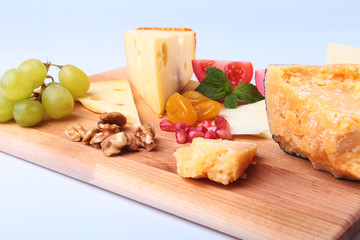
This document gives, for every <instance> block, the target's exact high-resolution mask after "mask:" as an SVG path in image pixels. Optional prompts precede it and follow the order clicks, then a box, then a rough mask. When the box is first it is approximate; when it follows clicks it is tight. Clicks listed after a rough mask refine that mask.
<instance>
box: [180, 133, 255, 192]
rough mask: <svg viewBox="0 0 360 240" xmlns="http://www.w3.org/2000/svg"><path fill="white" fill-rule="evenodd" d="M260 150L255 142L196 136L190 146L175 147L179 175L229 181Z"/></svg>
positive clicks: (224, 182)
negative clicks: (176, 148)
mask: <svg viewBox="0 0 360 240" xmlns="http://www.w3.org/2000/svg"><path fill="white" fill-rule="evenodd" d="M256 151H257V145H256V144H254V143H248V142H240V141H228V140H214V139H205V138H194V140H193V142H192V143H191V146H189V147H182V148H179V149H178V150H176V152H175V154H174V156H175V158H176V160H177V171H178V174H179V175H180V176H182V177H185V178H206V177H207V178H209V179H210V180H213V181H216V182H219V183H222V184H224V185H227V184H229V183H230V182H233V181H235V180H237V179H238V178H239V177H240V176H241V175H242V174H243V173H244V171H245V170H246V169H247V168H248V166H249V164H250V163H251V161H252V160H253V158H254V156H255V154H256Z"/></svg>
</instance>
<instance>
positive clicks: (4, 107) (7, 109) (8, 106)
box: [0, 91, 16, 122]
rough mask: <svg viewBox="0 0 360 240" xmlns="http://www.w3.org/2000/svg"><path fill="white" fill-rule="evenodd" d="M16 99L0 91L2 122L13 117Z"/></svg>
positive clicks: (0, 118) (0, 119)
mask: <svg viewBox="0 0 360 240" xmlns="http://www.w3.org/2000/svg"><path fill="white" fill-rule="evenodd" d="M15 103H16V101H13V100H9V99H7V98H6V97H4V95H3V94H2V92H1V91H0V122H6V121H9V120H10V119H12V118H13V108H14V105H15Z"/></svg>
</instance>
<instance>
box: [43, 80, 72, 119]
mask: <svg viewBox="0 0 360 240" xmlns="http://www.w3.org/2000/svg"><path fill="white" fill-rule="evenodd" d="M41 99H42V103H43V105H44V108H45V111H46V113H47V114H48V115H49V116H50V117H51V118H54V119H59V118H62V117H65V116H67V115H69V114H70V113H71V111H72V110H73V109H74V98H73V97H72V96H71V94H70V92H69V91H68V90H66V88H64V87H63V86H61V85H60V84H51V85H50V86H48V87H47V88H45V90H44V92H43V93H42V97H41Z"/></svg>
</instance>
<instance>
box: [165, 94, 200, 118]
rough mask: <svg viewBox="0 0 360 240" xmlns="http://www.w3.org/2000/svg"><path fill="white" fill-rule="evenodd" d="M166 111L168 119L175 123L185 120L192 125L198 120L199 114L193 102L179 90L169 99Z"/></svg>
mask: <svg viewBox="0 0 360 240" xmlns="http://www.w3.org/2000/svg"><path fill="white" fill-rule="evenodd" d="M166 112H167V118H168V120H169V121H171V122H173V123H178V122H180V121H183V122H186V123H187V124H189V125H192V124H194V123H195V122H196V120H197V114H196V112H195V109H194V107H193V105H192V104H191V102H190V101H189V100H188V99H187V98H185V97H184V96H182V95H181V94H179V93H177V92H176V93H174V94H173V95H171V96H170V98H169V100H168V101H167V103H166Z"/></svg>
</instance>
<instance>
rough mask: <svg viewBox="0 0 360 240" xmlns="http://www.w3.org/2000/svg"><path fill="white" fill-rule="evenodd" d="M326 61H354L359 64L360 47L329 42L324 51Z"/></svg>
mask: <svg viewBox="0 0 360 240" xmlns="http://www.w3.org/2000/svg"><path fill="white" fill-rule="evenodd" d="M326 63H327V64H336V63H355V64H360V48H356V47H352V46H347V45H344V44H337V43H329V44H328V48H327V51H326Z"/></svg>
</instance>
